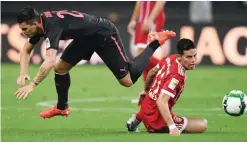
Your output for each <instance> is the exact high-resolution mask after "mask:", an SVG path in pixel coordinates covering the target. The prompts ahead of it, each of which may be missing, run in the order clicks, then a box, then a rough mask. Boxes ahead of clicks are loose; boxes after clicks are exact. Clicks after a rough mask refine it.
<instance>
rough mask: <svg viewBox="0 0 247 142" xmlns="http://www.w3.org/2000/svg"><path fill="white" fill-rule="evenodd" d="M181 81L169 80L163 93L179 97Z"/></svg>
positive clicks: (172, 78) (164, 86) (162, 90)
mask: <svg viewBox="0 0 247 142" xmlns="http://www.w3.org/2000/svg"><path fill="white" fill-rule="evenodd" d="M178 84H179V79H178V78H176V77H170V78H169V79H167V81H166V82H165V83H164V85H163V87H162V89H161V93H164V94H167V95H169V96H171V97H172V98H174V97H175V96H176V95H177V93H178V92H177V87H179V85H178Z"/></svg>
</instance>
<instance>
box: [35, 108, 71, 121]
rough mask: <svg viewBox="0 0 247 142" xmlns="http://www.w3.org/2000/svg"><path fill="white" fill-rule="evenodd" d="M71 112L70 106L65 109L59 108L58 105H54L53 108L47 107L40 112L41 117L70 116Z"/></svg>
mask: <svg viewBox="0 0 247 142" xmlns="http://www.w3.org/2000/svg"><path fill="white" fill-rule="evenodd" d="M69 114H70V108H69V107H68V108H66V109H65V110H61V109H57V106H54V107H52V108H49V109H46V110H44V111H42V112H40V117H43V118H51V117H53V116H57V115H60V116H68V115H69Z"/></svg>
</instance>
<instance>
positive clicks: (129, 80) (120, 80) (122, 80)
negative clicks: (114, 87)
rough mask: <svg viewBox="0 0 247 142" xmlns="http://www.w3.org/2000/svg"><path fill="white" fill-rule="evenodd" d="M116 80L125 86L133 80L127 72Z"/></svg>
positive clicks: (128, 85)
mask: <svg viewBox="0 0 247 142" xmlns="http://www.w3.org/2000/svg"><path fill="white" fill-rule="evenodd" d="M118 82H119V83H120V84H121V85H122V86H125V87H130V86H132V85H133V82H132V80H131V78H130V74H129V73H128V74H127V75H126V76H125V77H123V78H121V79H119V80H118Z"/></svg>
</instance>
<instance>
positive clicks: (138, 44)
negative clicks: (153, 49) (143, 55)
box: [135, 43, 147, 48]
mask: <svg viewBox="0 0 247 142" xmlns="http://www.w3.org/2000/svg"><path fill="white" fill-rule="evenodd" d="M146 47H147V44H144V43H137V44H136V45H135V48H146Z"/></svg>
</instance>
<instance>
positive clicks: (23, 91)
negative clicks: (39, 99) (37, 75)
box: [15, 83, 35, 99]
mask: <svg viewBox="0 0 247 142" xmlns="http://www.w3.org/2000/svg"><path fill="white" fill-rule="evenodd" d="M34 88H35V85H34V84H33V83H30V84H28V85H26V86H24V87H21V88H19V89H18V90H17V91H16V92H15V96H16V98H17V99H26V98H27V96H28V95H29V93H31V92H32V91H33V89H34Z"/></svg>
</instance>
